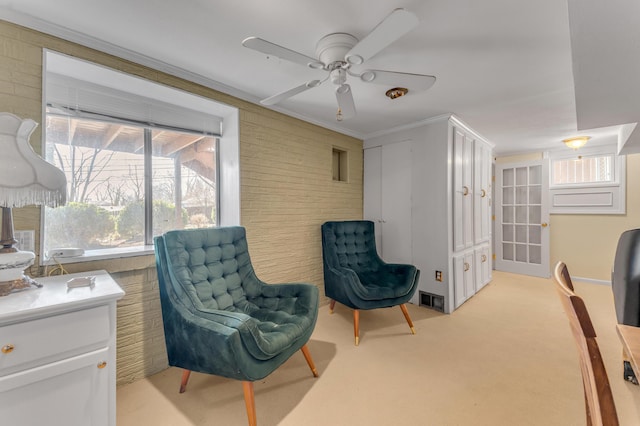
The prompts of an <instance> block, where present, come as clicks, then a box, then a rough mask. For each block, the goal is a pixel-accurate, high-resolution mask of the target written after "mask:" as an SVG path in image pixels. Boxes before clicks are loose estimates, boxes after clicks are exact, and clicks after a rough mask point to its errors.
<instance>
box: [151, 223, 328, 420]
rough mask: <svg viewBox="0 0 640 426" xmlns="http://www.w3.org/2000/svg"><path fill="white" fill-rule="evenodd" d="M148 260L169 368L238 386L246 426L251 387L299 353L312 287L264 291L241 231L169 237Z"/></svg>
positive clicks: (312, 313)
mask: <svg viewBox="0 0 640 426" xmlns="http://www.w3.org/2000/svg"><path fill="white" fill-rule="evenodd" d="M154 243H155V254H156V265H157V268H158V281H159V287H160V302H161V305H162V318H163V323H164V333H165V343H166V346H167V355H168V357H169V365H171V366H175V367H180V368H183V369H184V372H183V376H182V383H181V385H180V393H182V392H184V391H185V389H186V385H187V381H188V380H189V374H190V373H191V371H197V372H201V373H208V374H215V375H218V376H223V377H228V378H230V379H236V380H241V381H242V382H243V389H244V396H245V404H246V407H247V415H248V417H249V424H250V425H255V424H256V414H255V403H254V393H253V382H254V381H256V380H260V379H262V378H264V377H266V376H267V375H269V374H270V373H271V372H273V371H274V370H275V369H276V368H278V367H279V366H280V365H281V364H283V363H284V362H285V361H286V360H287V359H289V357H290V356H291V355H292V354H293V353H294V352H296V351H298V350H301V351H302V353H303V355H304V357H305V359H306V361H307V363H308V364H309V367H310V368H311V371H312V373H313V375H314V376H315V377H317V376H318V373H317V371H316V369H315V366H314V364H313V360H312V359H311V355H310V353H309V351H308V349H307V346H306V343H307V341H308V340H309V338H310V336H311V333H312V332H313V329H314V327H315V323H316V319H317V316H318V289H317V287H316V286H314V285H311V284H272V285H269V284H265V283H264V282H262V281H260V280H259V279H258V277H257V276H256V274H255V272H254V270H253V267H252V265H251V259H250V258H249V251H248V247H247V239H246V236H245V229H244V228H243V227H239V226H237V227H227V228H206V229H189V230H176V231H169V232H167V233H165V234H164V235H162V236H160V237H156V238H155V240H154Z"/></svg>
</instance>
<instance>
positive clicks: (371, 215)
mask: <svg viewBox="0 0 640 426" xmlns="http://www.w3.org/2000/svg"><path fill="white" fill-rule="evenodd" d="M363 176H364V181H363V198H364V199H363V218H364V219H365V220H370V221H372V222H373V223H374V224H375V235H376V249H377V250H378V254H380V253H382V224H381V220H382V147H380V146H377V147H375V148H368V149H365V150H364V173H363Z"/></svg>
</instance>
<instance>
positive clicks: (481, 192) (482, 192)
mask: <svg viewBox="0 0 640 426" xmlns="http://www.w3.org/2000/svg"><path fill="white" fill-rule="evenodd" d="M480 196H481V197H482V198H484V197H486V196H487V191H485V190H484V189H481V190H480Z"/></svg>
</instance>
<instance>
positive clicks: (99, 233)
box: [44, 113, 217, 253]
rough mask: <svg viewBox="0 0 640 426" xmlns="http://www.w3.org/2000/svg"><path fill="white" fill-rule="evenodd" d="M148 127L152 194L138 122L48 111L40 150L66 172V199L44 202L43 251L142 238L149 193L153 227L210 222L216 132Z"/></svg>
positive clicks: (136, 242) (121, 244)
mask: <svg viewBox="0 0 640 426" xmlns="http://www.w3.org/2000/svg"><path fill="white" fill-rule="evenodd" d="M150 134H151V146H152V156H151V159H152V161H151V175H150V176H151V187H152V194H147V195H145V163H144V160H145V158H144V157H145V151H144V147H145V128H144V127H141V126H135V125H131V124H123V123H114V122H110V123H107V122H102V121H95V120H89V119H86V118H75V117H69V116H62V115H56V114H55V113H49V114H47V128H46V144H45V154H46V158H47V159H48V160H49V161H50V162H52V163H53V164H54V165H56V166H57V167H59V168H60V169H61V170H63V171H64V172H65V174H66V177H67V191H68V197H67V199H68V203H67V205H65V206H62V207H59V208H56V209H49V208H47V209H45V226H44V250H45V253H46V251H48V250H50V249H52V248H62V247H77V248H83V249H85V250H99V249H109V248H125V247H132V246H142V245H144V243H145V220H148V219H146V218H145V208H144V205H145V199H146V198H147V197H152V199H153V217H152V222H153V235H160V234H162V233H164V232H166V231H168V230H170V229H181V228H185V227H186V228H190V227H191V228H195V227H205V226H212V225H215V223H216V211H217V209H216V200H217V194H216V155H217V153H216V143H217V139H216V137H213V136H205V135H202V134H200V135H196V134H191V133H183V132H176V131H169V130H158V129H152V130H151V132H150Z"/></svg>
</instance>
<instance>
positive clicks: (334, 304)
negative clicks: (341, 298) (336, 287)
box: [329, 300, 336, 314]
mask: <svg viewBox="0 0 640 426" xmlns="http://www.w3.org/2000/svg"><path fill="white" fill-rule="evenodd" d="M335 307H336V301H335V300H331V302H329V313H330V314H332V313H333V308H335Z"/></svg>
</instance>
